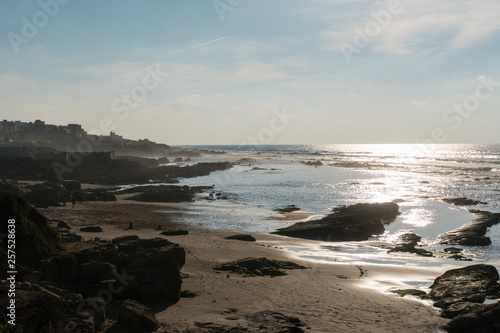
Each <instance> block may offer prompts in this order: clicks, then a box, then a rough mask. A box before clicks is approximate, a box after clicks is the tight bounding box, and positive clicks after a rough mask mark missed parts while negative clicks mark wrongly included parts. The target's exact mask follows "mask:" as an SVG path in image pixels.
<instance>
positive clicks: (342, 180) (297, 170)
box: [180, 144, 500, 267]
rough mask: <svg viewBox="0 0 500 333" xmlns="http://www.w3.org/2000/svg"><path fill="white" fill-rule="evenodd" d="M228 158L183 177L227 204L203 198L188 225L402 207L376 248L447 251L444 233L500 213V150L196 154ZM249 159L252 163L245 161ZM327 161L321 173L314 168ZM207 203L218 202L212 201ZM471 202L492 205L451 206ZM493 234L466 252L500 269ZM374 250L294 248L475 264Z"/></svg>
mask: <svg viewBox="0 0 500 333" xmlns="http://www.w3.org/2000/svg"><path fill="white" fill-rule="evenodd" d="M190 147H193V148H206V149H211V150H212V149H214V150H223V151H225V152H226V154H223V155H213V156H209V157H203V158H198V159H193V162H202V161H210V162H214V161H231V162H239V163H237V164H235V166H234V167H233V168H231V169H228V170H224V171H216V172H213V173H212V174H210V175H208V176H203V177H197V178H187V179H181V183H180V184H181V185H190V186H200V185H213V186H214V189H213V191H215V192H220V193H222V194H223V195H225V196H227V197H228V198H229V199H227V200H214V201H210V200H201V201H198V202H196V203H195V204H194V205H193V207H194V208H193V209H192V211H191V215H187V217H185V218H184V220H183V222H185V223H191V224H193V225H197V226H201V227H205V228H212V229H228V230H229V229H230V230H240V231H248V232H272V231H275V230H276V229H278V228H281V227H285V226H288V225H291V224H293V223H294V222H283V221H276V220H266V219H264V218H266V217H269V216H273V215H276V212H275V211H274V209H276V208H279V207H283V206H286V205H291V204H294V205H297V206H298V207H300V208H301V210H302V211H304V212H310V213H313V214H315V216H312V217H311V218H320V217H322V216H325V215H326V214H329V213H330V212H331V209H332V208H333V207H335V206H338V205H352V204H356V203H365V202H367V203H377V202H389V201H393V200H397V202H398V204H399V206H400V211H401V215H400V216H399V217H398V218H397V219H396V220H395V221H394V222H393V223H392V224H390V225H388V226H386V233H385V234H384V235H381V236H379V237H376V238H374V239H373V240H375V241H384V242H394V241H395V240H396V239H397V236H398V235H400V234H401V233H405V232H408V231H411V232H413V233H415V234H418V235H420V236H422V243H423V245H425V246H426V248H428V249H431V250H436V251H439V250H442V249H443V248H444V247H445V246H443V245H439V244H438V243H437V238H438V236H439V235H440V234H443V233H445V232H447V231H450V230H453V229H455V228H457V227H459V226H461V225H463V224H464V223H467V222H469V221H471V220H473V219H474V218H475V216H474V215H473V214H471V213H470V212H469V211H468V209H478V210H486V211H490V212H500V145H472V144H467V145H455V144H447V145H444V144H443V145H432V146H419V145H398V144H394V145H286V146H285V145H272V146H190ZM241 159H245V160H243V161H242V160H241ZM307 161H320V162H321V163H322V165H321V166H314V165H306V164H304V162H307ZM205 195H208V193H207V194H205ZM456 197H467V198H470V199H475V200H480V201H483V202H486V204H481V205H477V206H468V207H459V206H454V205H451V204H448V203H445V202H443V201H442V199H443V198H456ZM487 236H489V237H491V239H492V241H493V244H492V245H490V246H486V247H465V246H461V247H462V248H464V251H465V254H466V255H468V256H470V257H472V258H473V259H474V261H475V262H487V263H490V264H493V265H495V266H497V267H500V225H499V226H494V227H492V228H491V229H490V230H489V232H488V234H487ZM371 244H372V243H371V242H342V243H325V244H316V245H314V246H311V247H306V248H296V249H291V250H293V251H296V252H298V253H300V254H301V256H303V257H305V258H309V259H312V260H323V261H339V262H348V263H373V264H377V263H380V264H397V265H417V266H418V265H421V266H429V265H430V266H440V265H466V264H471V263H470V262H458V261H456V260H453V259H448V258H446V257H444V256H437V257H435V258H427V257H419V256H417V255H413V254H401V253H391V254H387V250H385V249H382V248H380V247H376V246H373V245H371Z"/></svg>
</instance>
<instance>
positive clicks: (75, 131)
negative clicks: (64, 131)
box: [68, 124, 84, 138]
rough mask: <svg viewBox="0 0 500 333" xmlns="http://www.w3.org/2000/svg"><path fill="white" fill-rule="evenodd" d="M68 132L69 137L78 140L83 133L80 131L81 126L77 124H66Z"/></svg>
mask: <svg viewBox="0 0 500 333" xmlns="http://www.w3.org/2000/svg"><path fill="white" fill-rule="evenodd" d="M68 130H69V135H71V136H72V137H74V138H79V137H80V136H82V134H84V131H83V130H82V125H79V124H68Z"/></svg>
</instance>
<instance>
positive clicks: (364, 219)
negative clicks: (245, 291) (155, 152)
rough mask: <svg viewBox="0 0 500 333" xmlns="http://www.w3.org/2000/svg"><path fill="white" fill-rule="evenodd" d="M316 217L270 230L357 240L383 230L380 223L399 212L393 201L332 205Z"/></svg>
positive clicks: (298, 234)
mask: <svg viewBox="0 0 500 333" xmlns="http://www.w3.org/2000/svg"><path fill="white" fill-rule="evenodd" d="M333 211H334V213H333V214H330V215H328V216H326V217H324V218H322V219H320V220H314V221H306V222H298V223H295V224H294V225H292V226H290V227H286V228H281V229H278V231H276V232H273V233H274V234H278V235H284V236H289V237H298V238H306V239H314V240H323V241H361V240H367V239H369V238H370V237H371V236H373V235H379V234H382V233H384V231H385V228H384V224H388V223H391V222H392V221H394V219H395V218H396V217H397V216H398V215H399V206H398V205H397V204H396V203H394V202H386V203H376V204H367V203H364V204H356V205H352V206H340V207H336V208H335V209H334V210H333Z"/></svg>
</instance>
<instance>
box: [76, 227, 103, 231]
mask: <svg viewBox="0 0 500 333" xmlns="http://www.w3.org/2000/svg"><path fill="white" fill-rule="evenodd" d="M80 231H81V232H102V228H101V227H83V228H80Z"/></svg>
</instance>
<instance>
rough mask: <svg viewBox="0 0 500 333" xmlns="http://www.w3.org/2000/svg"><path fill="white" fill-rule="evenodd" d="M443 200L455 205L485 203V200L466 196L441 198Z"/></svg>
mask: <svg viewBox="0 0 500 333" xmlns="http://www.w3.org/2000/svg"><path fill="white" fill-rule="evenodd" d="M443 201H444V202H446V203H449V204H453V205H455V206H475V205H487V204H488V203H487V202H482V201H479V200H473V199H467V198H450V199H443Z"/></svg>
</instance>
